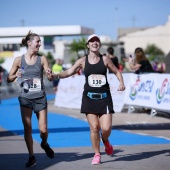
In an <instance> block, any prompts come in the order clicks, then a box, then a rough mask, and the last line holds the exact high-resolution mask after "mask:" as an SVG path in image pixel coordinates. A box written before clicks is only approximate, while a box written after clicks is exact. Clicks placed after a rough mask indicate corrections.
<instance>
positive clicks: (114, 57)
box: [107, 47, 119, 73]
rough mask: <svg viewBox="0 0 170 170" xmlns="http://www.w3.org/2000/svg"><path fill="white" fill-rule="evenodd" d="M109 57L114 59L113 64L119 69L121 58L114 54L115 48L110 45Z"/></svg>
mask: <svg viewBox="0 0 170 170" xmlns="http://www.w3.org/2000/svg"><path fill="white" fill-rule="evenodd" d="M107 53H108V57H109V58H110V59H111V60H112V62H113V64H114V65H115V66H116V67H117V69H119V60H118V58H117V57H116V56H115V55H114V49H113V48H112V47H109V48H108V49H107ZM109 73H112V71H111V70H109Z"/></svg>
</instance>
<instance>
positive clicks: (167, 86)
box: [156, 78, 170, 104]
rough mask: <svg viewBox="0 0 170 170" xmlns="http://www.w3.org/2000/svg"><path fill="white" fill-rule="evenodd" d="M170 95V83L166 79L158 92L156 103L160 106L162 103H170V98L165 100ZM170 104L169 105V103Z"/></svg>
mask: <svg viewBox="0 0 170 170" xmlns="http://www.w3.org/2000/svg"><path fill="white" fill-rule="evenodd" d="M168 94H169V95H170V82H168V79H167V78H165V79H164V81H163V82H162V85H161V88H158V89H157V90H156V101H157V103H158V104H160V103H161V102H168V101H169V102H170V98H169V99H168V98H165V95H168ZM169 102H168V103H169Z"/></svg>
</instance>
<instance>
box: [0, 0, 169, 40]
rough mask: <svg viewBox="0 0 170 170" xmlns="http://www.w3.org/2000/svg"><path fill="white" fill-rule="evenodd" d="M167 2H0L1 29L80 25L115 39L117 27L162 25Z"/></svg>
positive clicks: (167, 13)
mask: <svg viewBox="0 0 170 170" xmlns="http://www.w3.org/2000/svg"><path fill="white" fill-rule="evenodd" d="M168 15H170V0H142V1H141V0H27V1H26V0H0V27H14V26H21V25H22V22H21V21H22V20H23V21H24V22H23V23H24V25H25V26H52V25H56V26H57V25H82V26H85V27H89V28H93V29H94V30H95V33H96V34H98V35H108V36H110V37H111V38H112V39H115V38H116V35H117V34H116V30H117V28H120V27H121V28H127V27H133V26H135V27H151V26H157V25H164V24H165V23H166V22H167V20H168Z"/></svg>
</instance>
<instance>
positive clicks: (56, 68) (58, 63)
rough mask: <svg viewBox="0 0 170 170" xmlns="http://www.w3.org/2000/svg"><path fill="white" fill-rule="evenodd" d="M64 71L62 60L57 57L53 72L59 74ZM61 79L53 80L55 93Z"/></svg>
mask: <svg viewBox="0 0 170 170" xmlns="http://www.w3.org/2000/svg"><path fill="white" fill-rule="evenodd" d="M62 71H63V67H62V60H60V59H56V62H55V64H54V65H53V66H52V72H53V73H55V74H58V73H60V72H62ZM59 81H60V80H59V79H58V80H57V79H56V80H53V89H54V92H55V93H56V92H57V89H58V84H59Z"/></svg>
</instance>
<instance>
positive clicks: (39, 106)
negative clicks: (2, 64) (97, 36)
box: [7, 32, 54, 167]
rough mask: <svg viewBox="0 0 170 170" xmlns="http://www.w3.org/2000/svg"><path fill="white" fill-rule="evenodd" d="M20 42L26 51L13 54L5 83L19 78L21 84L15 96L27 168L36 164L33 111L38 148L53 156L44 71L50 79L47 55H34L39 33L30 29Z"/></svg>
mask: <svg viewBox="0 0 170 170" xmlns="http://www.w3.org/2000/svg"><path fill="white" fill-rule="evenodd" d="M22 45H23V46H26V47H27V52H26V54H25V55H23V56H20V57H16V59H15V60H14V63H13V65H12V68H11V70H10V72H9V75H8V77H7V80H8V82H13V81H14V80H15V79H16V78H18V77H22V83H21V85H22V86H23V88H21V94H20V96H19V98H18V99H19V103H20V109H21V117H22V122H23V125H24V138H25V142H26V145H27V149H28V152H29V159H28V162H27V163H26V167H33V166H35V165H36V159H35V156H34V151H33V139H32V125H31V118H32V111H34V112H35V113H36V116H37V118H38V123H39V130H40V137H41V139H42V142H41V147H42V149H44V150H45V152H46V154H47V156H48V157H50V158H53V157H54V151H53V150H52V149H51V148H50V147H49V145H48V143H47V138H48V130H47V98H46V94H45V90H44V84H43V70H44V71H45V72H46V75H47V78H48V79H49V80H52V74H51V73H52V72H51V69H50V68H49V65H48V62H47V59H46V57H45V56H41V57H40V56H38V55H37V53H38V51H39V48H40V46H41V40H40V37H39V35H37V34H35V33H31V32H29V33H28V34H27V36H26V37H25V38H23V39H22ZM19 68H23V69H24V73H21V72H20V71H19Z"/></svg>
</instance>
